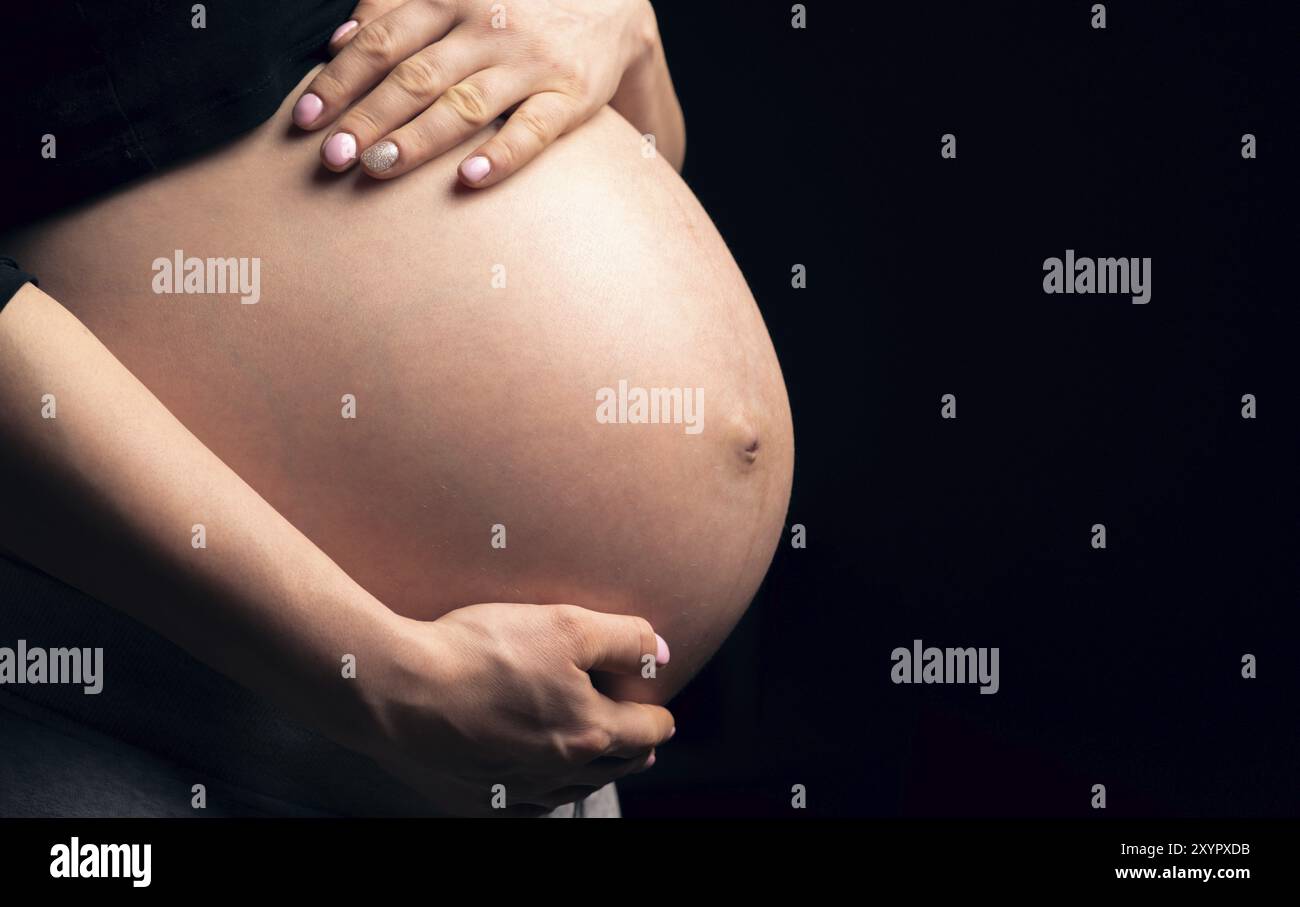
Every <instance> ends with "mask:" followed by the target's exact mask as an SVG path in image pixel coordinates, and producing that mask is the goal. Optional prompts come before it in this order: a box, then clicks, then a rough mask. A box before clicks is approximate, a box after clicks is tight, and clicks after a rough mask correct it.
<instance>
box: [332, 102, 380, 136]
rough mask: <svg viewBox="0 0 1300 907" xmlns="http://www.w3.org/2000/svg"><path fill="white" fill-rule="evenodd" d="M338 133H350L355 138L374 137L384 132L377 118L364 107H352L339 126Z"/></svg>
mask: <svg viewBox="0 0 1300 907" xmlns="http://www.w3.org/2000/svg"><path fill="white" fill-rule="evenodd" d="M339 131H340V132H350V133H352V134H353V135H355V136H358V137H361V136H368V135H376V134H378V133H380V132H383V131H384V126H383V124H382V123H380V122H379V120H378V118H377V117H376V116H375V115H374V114H373V113H372V112H371V111H370V110H369V109H367V108H366V107H365V106H359V107H353V108H352V109H351V110H349V111H348V114H347V116H345V117H344V118H343V121H342V122H341V123H340V124H339Z"/></svg>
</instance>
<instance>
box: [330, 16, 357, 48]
mask: <svg viewBox="0 0 1300 907" xmlns="http://www.w3.org/2000/svg"><path fill="white" fill-rule="evenodd" d="M356 27H357V20H356V19H349V20H348V21H346V22H344V23H343V24H342V25H340V26H339V27H338V28H336V29H334V34H332V35H330V41H329V43H331V44H333V43H334V42H335V41H337V40H338V39H339V38H342V37H343V36H344V35H346V34H347V33H348V32H350V31H352V29H354V28H356Z"/></svg>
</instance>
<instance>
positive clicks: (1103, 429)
mask: <svg viewBox="0 0 1300 907" xmlns="http://www.w3.org/2000/svg"><path fill="white" fill-rule="evenodd" d="M806 5H807V6H808V7H809V11H808V28H807V29H806V30H801V31H800V30H794V29H792V28H791V27H790V17H791V14H790V6H791V4H790V3H785V2H776V3H773V2H699V3H672V2H663V3H656V9H657V10H658V15H659V19H660V27H661V30H662V32H663V34H664V40H665V45H666V47H667V50H668V56H669V62H670V65H671V67H672V70H673V74H674V78H675V80H676V83H677V88H678V92H679V94H680V96H681V98H682V103H683V106H684V108H685V110H686V117H687V127H688V150H687V163H686V170H685V174H684V175H685V177H686V179H687V181H688V182H689V183H690V185H691V187H692V188H693V189H694V191H695V192H696V193H697V195H698V196H699V197H700V199H701V201H702V202H703V204H704V206H705V208H706V209H707V210H708V211H709V213H710V214H711V215H712V217H713V219H714V221H715V222H716V223H717V226H718V229H719V230H720V231H721V233H722V235H723V236H724V237H725V239H726V240H727V242H728V243H729V245H730V246H731V249H732V252H733V254H734V255H735V257H736V259H737V260H738V262H739V264H740V266H741V269H742V270H743V271H744V273H745V275H746V276H747V278H748V280H749V282H750V286H751V287H752V289H753V291H754V295H755V297H756V298H757V300H758V303H759V306H760V307H761V309H762V311H763V315H764V317H765V319H766V321H767V324H768V327H769V330H770V331H771V333H772V338H773V342H774V343H775V345H776V349H777V352H778V354H779V356H780V359H781V363H782V367H783V370H784V373H785V377H786V383H787V386H788V388H789V393H790V402H791V406H792V409H793V412H794V423H795V445H796V465H795V484H794V495H793V500H792V501H791V504H790V512H789V517H788V520H787V524H788V525H789V524H793V523H803V524H804V525H805V526H806V527H807V533H808V534H807V538H808V547H807V548H806V549H804V550H795V549H792V548H791V547H790V544H789V535H788V530H787V536H786V539H785V540H784V541H783V543H782V546H781V548H780V550H779V551H778V553H777V556H776V560H775V562H774V564H773V566H772V569H771V572H770V574H769V576H768V578H767V580H766V582H765V584H764V587H763V589H762V591H761V592H760V594H759V596H758V598H757V599H756V601H755V603H754V605H753V607H752V608H751V609H750V611H749V613H748V614H747V615H746V617H745V618H744V620H743V621H742V623H741V625H740V626H739V627H738V629H737V630H736V632H735V633H734V634H733V636H732V637H731V639H730V640H729V641H728V642H727V643H726V645H725V646H724V647H723V649H722V651H721V652H720V653H719V654H718V655H717V657H716V658H715V659H714V661H713V662H712V663H711V664H710V666H709V667H708V668H706V669H705V671H704V672H703V673H702V674H701V675H700V676H699V678H698V679H697V680H696V681H695V682H694V683H693V684H692V685H691V686H690V687H688V688H687V690H686V691H685V692H684V693H683V694H682V695H681V696H680V697H679V699H678V700H676V701H675V703H674V705H673V709H674V713H675V714H676V716H677V719H678V728H679V730H678V734H677V737H676V738H675V739H674V740H673V742H672V743H671V744H670V745H668V746H665V747H663V748H662V749H661V751H660V756H659V761H658V764H657V765H656V767H655V768H654V770H653V771H650V772H648V773H645V774H643V775H640V776H637V777H636V778H634V779H631V780H629V781H626V782H624V783H621V784H620V789H621V790H622V797H623V805H624V810H625V813H626V814H628V815H633V816H651V815H675V816H691V815H777V816H807V815H843V816H848V815H951V816H961V815H993V816H998V815H1041V816H1081V817H1082V816H1099V815H1102V813H1100V811H1094V810H1093V809H1091V808H1090V800H1091V796H1092V795H1091V787H1092V785H1093V784H1095V783H1102V784H1105V785H1106V788H1107V810H1106V813H1105V814H1106V815H1112V816H1113V815H1117V814H1118V815H1149V816H1258V815H1296V814H1297V813H1298V812H1300V781H1298V780H1297V776H1296V767H1297V765H1298V764H1300V730H1297V715H1296V701H1297V697H1296V693H1297V691H1300V667H1298V666H1297V659H1296V653H1297V635H1296V631H1297V628H1298V625H1300V622H1298V621H1297V620H1296V617H1295V615H1296V608H1297V605H1298V604H1300V599H1298V598H1297V593H1298V592H1300V570H1298V569H1297V542H1298V541H1300V531H1298V529H1297V518H1298V517H1300V509H1298V508H1297V503H1298V502H1300V494H1298V493H1297V482H1296V477H1295V465H1296V454H1297V451H1298V450H1300V445H1297V443H1296V441H1297V437H1300V433H1297V431H1296V429H1295V425H1296V416H1297V401H1296V390H1297V387H1298V384H1300V383H1298V382H1297V381H1296V380H1295V377H1294V362H1295V359H1294V356H1293V353H1292V350H1293V348H1294V345H1295V340H1296V328H1297V326H1298V324H1300V320H1298V319H1297V318H1296V316H1295V314H1294V307H1295V305H1296V303H1297V293H1296V280H1295V276H1296V275H1295V262H1296V255H1295V241H1296V239H1297V231H1296V213H1295V212H1296V208H1295V195H1296V193H1295V183H1296V179H1295V165H1296V147H1297V146H1296V140H1297V134H1296V132H1297V131H1296V127H1295V119H1296V113H1297V104H1296V92H1295V89H1296V87H1297V79H1296V74H1297V68H1296V50H1297V47H1296V39H1295V35H1296V34H1297V25H1298V24H1300V23H1298V22H1297V15H1296V13H1294V12H1288V10H1289V9H1291V8H1292V4H1281V3H1247V2H1240V3H1231V2H1215V3H1208V2H1207V3H1196V2H1185V0H1183V2H1172V0H1168V2H1157V0H1143V2H1140V3H1138V2H1112V3H1107V4H1106V8H1107V28H1106V29H1105V30H1094V29H1093V28H1092V27H1091V26H1090V20H1091V18H1092V12H1091V6H1092V3H1091V2H1075V0H1036V2H1028V0H1026V2H979V3H974V2H967V0H947V2H906V3H865V2H864V3H832V2H815V0H814V2H810V3H807V4H806ZM948 132H951V133H954V134H955V135H956V136H957V150H958V157H957V159H956V160H944V159H941V157H940V155H939V150H940V136H941V135H942V134H944V133H948ZM1245 132H1252V133H1254V134H1255V135H1256V137H1257V141H1258V158H1257V159H1256V160H1243V159H1242V157H1241V153H1240V151H1241V135H1242V134H1243V133H1245ZM1067 248H1071V249H1074V250H1076V253H1077V254H1078V255H1079V256H1089V257H1099V256H1117V257H1119V256H1123V257H1150V258H1152V259H1153V261H1152V269H1151V286H1152V295H1151V301H1150V303H1149V304H1148V305H1145V306H1136V305H1132V304H1131V303H1130V302H1129V299H1128V297H1125V296H1105V295H1093V296H1088V295H1071V296H1059V295H1058V296H1047V295H1045V294H1044V293H1043V291H1042V277H1043V271H1042V263H1043V260H1044V259H1045V258H1047V257H1049V256H1056V257H1063V256H1064V253H1065V250H1066V249H1067ZM795 263H800V264H804V265H806V266H807V268H808V286H807V289H803V290H796V289H792V288H791V286H790V269H791V266H792V265H793V264H795ZM945 393H952V394H955V395H956V396H957V401H958V403H957V408H958V418H957V420H955V421H946V420H943V419H941V418H940V415H939V409H940V397H941V396H942V395H943V394H945ZM1246 393H1251V394H1254V395H1255V396H1256V398H1257V400H1258V418H1257V419H1256V420H1254V421H1247V420H1243V419H1242V418H1241V417H1240V410H1241V402H1240V400H1241V396H1242V394H1246ZM1098 522H1100V523H1104V524H1105V525H1106V527H1107V536H1108V538H1107V542H1108V547H1107V548H1106V549H1105V550H1094V549H1093V548H1092V547H1091V526H1092V525H1093V524H1094V523H1098ZM913 639H921V640H923V641H924V642H925V644H926V645H935V646H940V647H943V646H990V647H991V646H997V647H999V648H1000V650H1001V664H1000V668H1001V690H1000V692H999V693H997V695H993V696H988V695H979V693H978V689H977V687H976V686H953V685H942V686H939V685H935V686H918V685H906V686H895V685H894V684H892V683H891V682H890V679H889V671H890V668H891V667H892V662H891V661H890V652H891V650H892V649H894V648H895V647H896V646H910V645H911V641H912V640H913ZM1247 652H1249V653H1251V654H1254V655H1255V656H1256V657H1257V659H1258V677H1257V678H1256V679H1254V680H1246V679H1243V678H1242V677H1241V657H1242V655H1243V654H1244V653H1247ZM794 784H804V785H806V787H807V791H808V809H807V811H806V812H797V811H795V810H792V809H791V808H790V798H791V793H790V789H791V786H792V785H794Z"/></svg>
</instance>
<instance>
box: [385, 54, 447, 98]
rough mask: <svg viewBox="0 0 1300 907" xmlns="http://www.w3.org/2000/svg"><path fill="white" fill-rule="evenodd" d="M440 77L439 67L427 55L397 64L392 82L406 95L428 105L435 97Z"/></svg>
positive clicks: (420, 55) (418, 55)
mask: <svg viewBox="0 0 1300 907" xmlns="http://www.w3.org/2000/svg"><path fill="white" fill-rule="evenodd" d="M438 75H439V73H438V67H437V65H436V64H435V63H434V62H433V61H432V60H431V59H430V58H429V57H428V56H427V55H424V54H417V55H416V56H414V57H409V58H407V59H405V60H403V61H402V62H401V63H398V64H397V66H396V67H395V68H394V69H393V74H392V80H393V85H395V86H396V87H397V88H398V89H400V90H401V91H403V92H404V93H405V94H407V95H408V96H410V97H411V98H413V99H414V100H416V101H418V102H420V103H421V104H422V105H428V104H429V103H430V102H431V101H432V100H433V98H434V96H435V92H436V87H437V83H438Z"/></svg>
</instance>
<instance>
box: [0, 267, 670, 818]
mask: <svg viewBox="0 0 1300 907" xmlns="http://www.w3.org/2000/svg"><path fill="white" fill-rule="evenodd" d="M0 412H3V413H4V415H5V418H4V419H3V420H0V483H3V486H4V488H5V506H4V507H3V508H0V546H3V548H4V550H5V553H6V554H8V555H9V556H17V557H19V558H21V559H24V560H27V561H28V562H30V563H32V564H34V565H36V566H38V567H41V568H42V569H44V570H46V571H47V572H49V573H51V574H53V575H55V576H57V577H59V578H60V579H62V580H64V581H65V582H67V583H69V584H71V585H72V586H74V587H76V588H78V589H81V590H82V591H84V592H87V593H88V594H90V595H93V596H95V597H97V598H99V599H100V600H101V601H103V602H105V603H106V604H109V605H112V606H114V607H117V608H119V609H120V610H122V611H123V612H125V613H126V614H129V615H130V616H132V617H134V618H135V619H137V620H139V621H141V622H142V623H144V624H146V625H148V626H150V627H152V628H153V629H154V630H156V631H157V632H159V633H161V634H162V635H164V636H166V637H168V638H169V639H171V640H172V641H173V642H175V643H176V644H177V645H180V646H182V647H183V648H185V649H187V650H188V651H189V652H190V653H191V654H192V655H193V656H194V657H196V658H198V659H200V660H201V661H203V662H205V663H206V664H208V665H209V666H211V667H213V668H215V669H217V670H219V671H222V672H224V673H225V674H227V675H228V676H229V677H231V678H232V679H234V680H237V681H239V682H240V683H243V684H244V685H245V686H247V687H248V688H250V689H252V690H255V691H257V692H259V693H261V694H262V695H263V696H265V697H266V698H267V699H269V700H270V701H272V702H274V703H277V704H278V705H280V706H281V707H282V708H284V709H285V710H286V711H287V712H288V714H289V715H291V716H292V717H294V718H297V719H298V720H300V721H303V722H304V723H306V724H309V725H311V726H314V727H315V728H316V729H317V730H319V731H321V732H323V733H325V734H326V735H328V736H330V737H332V738H333V739H334V740H336V741H337V742H339V743H342V744H344V745H345V746H350V747H352V748H353V749H355V750H358V751H360V752H362V753H364V754H366V755H369V756H370V757H371V758H372V759H374V761H375V762H377V763H378V764H379V765H380V766H382V767H384V768H386V769H387V770H388V771H389V772H390V773H392V774H393V775H395V776H396V777H397V778H399V779H401V780H402V781H405V782H406V783H407V784H408V785H409V787H410V788H411V791H412V795H411V798H410V801H409V803H408V804H406V805H405V806H404V809H405V810H407V811H410V810H414V811H416V812H423V811H432V812H442V813H446V812H451V813H456V814H489V815H502V814H503V813H502V811H501V810H504V814H505V815H536V814H538V813H539V812H541V811H544V810H545V809H546V808H548V807H554V806H558V805H560V804H562V803H567V802H571V801H573V800H575V799H578V798H581V797H584V796H586V795H587V794H589V793H591V791H592V790H594V789H596V788H599V787H601V786H603V785H604V784H606V783H608V782H609V781H612V780H614V779H616V778H619V777H622V776H623V775H625V774H627V773H629V772H632V771H639V770H643V769H644V768H647V767H649V766H650V765H651V764H653V760H654V755H655V754H654V747H655V746H656V745H657V744H659V743H662V742H664V741H666V740H667V739H669V738H670V737H671V736H672V731H673V724H672V721H673V719H672V715H671V714H670V713H669V712H668V711H667V710H666V709H664V708H661V707H658V706H650V705H640V704H635V703H618V702H614V701H613V700H610V699H608V698H606V697H604V696H601V695H600V694H599V693H598V692H597V691H596V690H595V689H594V688H593V686H592V683H591V679H590V677H589V675H588V674H587V671H588V670H590V669H593V668H599V669H603V670H610V671H623V672H629V673H636V672H639V671H640V670H641V669H642V653H645V652H655V651H656V650H657V649H658V650H659V654H660V658H659V660H660V661H663V660H664V658H663V656H664V654H665V653H664V652H663V650H662V647H661V646H658V645H657V643H658V640H657V639H656V637H655V634H654V632H653V630H652V629H651V627H650V625H649V624H648V623H647V622H646V621H645V620H643V619H642V618H639V617H634V616H616V615H607V614H599V613H597V612H594V611H588V610H585V609H582V608H577V607H574V606H572V605H551V606H546V607H538V606H535V605H526V604H506V603H485V604H477V605H472V606H468V607H464V608H458V609H456V610H455V611H453V612H451V613H450V614H448V615H446V616H444V617H443V618H442V619H440V620H438V621H433V622H428V621H417V620H411V619H408V618H403V617H400V616H399V615H396V614H394V613H393V612H392V611H391V610H389V609H388V608H386V607H384V605H383V604H382V603H381V602H379V601H378V600H377V599H375V598H374V596H372V595H370V594H369V593H368V592H366V590H364V589H362V588H361V587H360V586H359V585H357V583H356V582H355V580H353V579H351V578H350V577H348V576H347V574H345V573H344V572H343V571H342V570H341V569H340V568H339V567H338V565H337V564H335V563H333V562H332V561H330V559H329V558H328V557H327V556H326V555H325V554H324V553H323V552H321V551H320V549H319V548H317V547H316V546H315V545H314V544H312V542H311V541H310V540H309V539H307V538H306V537H305V536H304V535H303V534H302V533H301V532H299V531H298V530H297V529H295V528H294V527H293V526H292V525H291V524H290V523H289V522H288V521H287V520H285V519H284V517H283V516H281V515H280V514H278V513H276V512H275V510H274V509H273V508H272V507H271V506H270V505H269V504H267V502H266V501H265V500H264V499H263V498H261V497H260V496H259V495H258V494H257V492H256V491H254V490H253V489H252V488H251V487H249V485H248V484H247V483H246V482H244V481H242V480H241V479H240V478H239V476H237V475H236V474H235V473H234V472H233V471H232V470H231V469H230V468H229V466H227V465H226V464H224V463H222V462H221V461H220V459H218V458H217V457H216V456H215V455H214V454H213V453H212V452H211V451H210V450H208V449H207V448H206V447H204V446H203V444H202V443H201V442H200V441H199V440H198V439H197V438H195V437H194V435H193V434H191V433H190V432H188V431H187V430H186V429H185V426H183V425H181V423H180V422H178V421H177V420H176V418H175V417H174V416H173V415H172V414H171V413H169V412H167V410H166V409H165V408H164V407H163V405H162V404H161V403H160V402H159V401H158V399H157V398H156V397H155V396H154V395H153V394H151V393H150V392H149V390H148V388H146V387H144V385H142V384H141V383H140V382H139V381H138V380H137V379H136V378H135V377H134V376H133V375H131V373H130V372H128V371H127V370H126V369H125V368H124V367H123V366H122V364H121V363H120V362H118V361H117V360H116V359H115V358H114V357H113V355H112V353H110V352H109V351H108V350H107V349H106V348H105V347H104V345H103V344H102V343H100V342H99V341H98V340H97V339H96V338H95V337H94V335H92V334H91V333H90V332H89V331H88V330H86V328H85V326H84V325H82V324H81V322H79V321H78V320H77V319H76V318H75V317H74V316H73V315H72V314H71V313H70V312H69V311H68V310H67V309H66V308H64V307H63V306H61V305H59V304H58V302H57V301H56V300H54V299H52V298H51V297H50V296H49V295H47V294H46V293H43V292H42V291H40V290H39V289H37V288H36V287H34V286H32V285H30V284H28V285H24V286H22V287H20V288H19V290H18V292H17V293H16V294H15V295H14V297H13V298H12V299H11V300H9V302H8V304H7V305H6V306H5V308H4V310H3V311H0ZM196 517H197V518H200V519H202V520H203V521H204V524H203V525H204V526H205V527H210V528H211V530H212V532H213V536H212V539H211V541H212V544H211V545H210V546H209V545H207V544H204V545H193V544H191V539H192V538H193V536H191V534H190V533H191V531H192V528H193V526H194V523H193V521H194V520H195V519H196ZM3 604H5V603H4V602H0V606H2V605H3ZM344 659H347V660H350V661H351V662H352V663H353V665H355V666H356V671H355V672H353V673H352V674H349V673H347V672H345V671H343V670H341V663H342V662H343V661H344ZM501 784H505V785H507V790H508V792H509V793H508V802H507V803H505V804H500V803H497V802H494V796H493V792H494V790H495V789H496V788H497V785H501Z"/></svg>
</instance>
